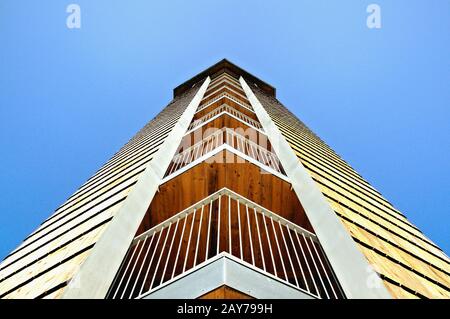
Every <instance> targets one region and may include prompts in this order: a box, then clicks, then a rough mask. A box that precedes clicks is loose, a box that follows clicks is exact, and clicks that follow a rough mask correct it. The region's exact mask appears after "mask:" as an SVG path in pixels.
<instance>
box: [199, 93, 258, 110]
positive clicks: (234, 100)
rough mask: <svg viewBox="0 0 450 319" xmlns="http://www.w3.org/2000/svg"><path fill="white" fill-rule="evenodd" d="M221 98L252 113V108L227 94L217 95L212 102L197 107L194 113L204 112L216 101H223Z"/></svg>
mask: <svg viewBox="0 0 450 319" xmlns="http://www.w3.org/2000/svg"><path fill="white" fill-rule="evenodd" d="M223 98H227V99H229V100H231V101H233V102H234V103H236V104H239V106H241V107H243V108H244V109H247V110H249V111H250V112H253V113H254V111H253V108H252V106H251V105H250V104H245V103H243V102H242V101H240V100H239V99H237V98H235V97H234V96H232V95H230V94H228V93H227V92H223V93H220V94H219V95H217V96H216V97H215V98H213V99H212V100H210V101H208V102H207V103H205V104H202V105H200V106H199V107H198V109H197V111H196V113H197V112H200V111H202V110H204V109H206V108H207V107H209V106H210V105H211V104H214V103H216V102H217V101H219V100H220V99H223Z"/></svg>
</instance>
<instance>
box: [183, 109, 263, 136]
mask: <svg viewBox="0 0 450 319" xmlns="http://www.w3.org/2000/svg"><path fill="white" fill-rule="evenodd" d="M222 113H228V114H230V115H232V116H235V117H237V118H238V119H240V120H242V121H244V122H245V123H247V124H249V125H251V126H253V127H254V128H256V129H258V130H261V129H262V125H261V124H260V123H259V122H258V121H256V120H254V119H252V118H251V117H250V116H248V115H245V114H244V113H242V112H239V111H238V110H236V109H235V108H234V107H231V106H229V105H228V104H222V105H221V106H220V107H218V108H216V109H214V110H212V111H211V112H209V113H208V114H206V115H204V116H202V117H201V118H199V119H196V120H195V121H193V122H192V123H191V124H190V125H189V127H188V129H187V130H188V132H189V131H191V130H193V129H194V128H196V127H198V126H200V125H202V124H203V123H205V122H206V121H208V120H210V119H211V118H213V117H215V116H216V115H219V114H222Z"/></svg>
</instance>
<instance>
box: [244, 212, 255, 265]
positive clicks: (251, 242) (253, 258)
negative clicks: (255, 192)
mask: <svg viewBox="0 0 450 319" xmlns="http://www.w3.org/2000/svg"><path fill="white" fill-rule="evenodd" d="M245 215H246V216H247V226H248V238H249V240H250V252H251V254H252V265H253V266H254V265H255V255H254V253H253V239H252V230H251V227H250V217H249V213H248V205H247V204H245Z"/></svg>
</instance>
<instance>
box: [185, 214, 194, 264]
mask: <svg viewBox="0 0 450 319" xmlns="http://www.w3.org/2000/svg"><path fill="white" fill-rule="evenodd" d="M196 212H197V210H196V209H195V208H194V213H193V214H192V223H191V229H190V231H189V239H188V244H187V248H186V256H185V257H184V265H183V272H184V271H185V270H186V263H187V260H188V257H189V247H190V246H191V238H192V230H193V229H194V221H195V213H196Z"/></svg>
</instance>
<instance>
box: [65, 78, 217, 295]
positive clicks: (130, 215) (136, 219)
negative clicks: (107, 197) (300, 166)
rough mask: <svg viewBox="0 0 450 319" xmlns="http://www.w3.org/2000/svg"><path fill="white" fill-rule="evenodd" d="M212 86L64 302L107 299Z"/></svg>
mask: <svg viewBox="0 0 450 319" xmlns="http://www.w3.org/2000/svg"><path fill="white" fill-rule="evenodd" d="M210 82H211V79H210V78H209V77H208V78H207V79H206V80H205V81H204V82H203V84H202V86H201V87H200V89H199V90H198V92H197V93H196V95H195V96H194V98H193V99H192V101H191V102H190V103H189V104H188V106H187V107H186V109H185V111H184V112H183V114H182V115H181V117H180V119H179V120H178V122H177V123H176V124H175V126H174V127H173V129H172V131H171V132H170V133H169V135H168V136H167V138H166V139H165V141H164V143H163V144H162V145H161V147H160V149H159V150H158V152H157V153H156V154H155V156H154V158H153V160H152V161H151V162H150V163H148V164H147V167H146V169H145V171H144V172H143V173H142V175H141V176H140V177H139V180H138V182H137V183H136V185H135V186H134V187H133V189H132V190H131V192H130V193H129V195H128V197H127V199H126V200H125V201H124V203H123V205H122V206H121V208H120V209H119V211H118V212H117V213H116V215H115V216H114V218H113V219H112V221H111V222H110V224H109V226H108V227H107V228H106V230H105V231H104V233H103V234H102V236H101V237H100V239H99V240H98V241H97V243H96V244H95V246H94V248H93V250H92V252H91V254H90V255H89V256H88V258H87V259H86V261H85V262H84V263H83V264H82V265H81V267H80V269H79V271H78V272H77V273H76V275H75V276H74V277H73V278H72V281H71V283H72V284H71V283H69V285H68V287H67V288H66V290H65V292H64V295H63V298H70V299H71V298H105V297H106V294H107V292H108V289H109V287H110V285H111V283H112V281H113V280H114V277H115V275H116V273H117V271H118V269H119V267H120V265H121V263H122V260H123V258H124V257H125V254H126V253H127V251H128V248H129V247H130V245H131V242H132V241H133V238H134V236H135V234H136V230H137V228H138V227H139V225H140V223H141V221H142V219H143V218H144V216H145V213H146V212H147V209H148V207H149V206H150V203H151V201H152V199H153V197H154V195H155V193H156V192H157V190H158V186H159V185H160V182H161V180H162V178H163V177H164V174H165V172H166V170H167V168H168V166H169V164H170V162H171V160H172V158H173V156H174V155H175V152H176V150H177V148H178V146H179V145H180V143H181V139H182V137H183V135H184V133H185V132H186V130H187V128H188V127H189V124H190V123H191V121H192V118H193V116H194V114H195V111H196V110H197V107H198V105H199V104H200V101H201V100H202V98H203V96H204V94H205V92H206V89H207V88H208V85H209V83H210Z"/></svg>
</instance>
